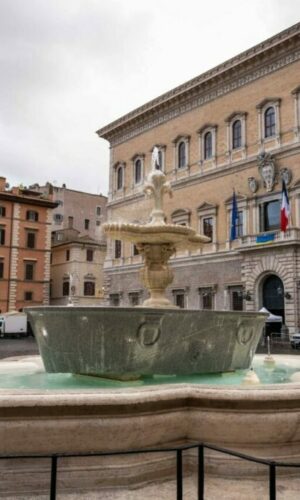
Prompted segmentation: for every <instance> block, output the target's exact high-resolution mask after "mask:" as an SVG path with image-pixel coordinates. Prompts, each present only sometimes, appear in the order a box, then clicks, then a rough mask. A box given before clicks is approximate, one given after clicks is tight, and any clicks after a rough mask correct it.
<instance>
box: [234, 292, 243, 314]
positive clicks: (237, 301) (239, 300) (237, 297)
mask: <svg viewBox="0 0 300 500" xmlns="http://www.w3.org/2000/svg"><path fill="white" fill-rule="evenodd" d="M231 309H232V310H233V311H242V310H243V292H242V290H232V292H231Z"/></svg>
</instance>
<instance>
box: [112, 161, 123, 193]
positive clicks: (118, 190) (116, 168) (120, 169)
mask: <svg viewBox="0 0 300 500" xmlns="http://www.w3.org/2000/svg"><path fill="white" fill-rule="evenodd" d="M125 168H126V163H125V162H122V161H118V162H117V163H115V164H114V166H113V170H114V192H116V193H121V192H124V190H125ZM119 172H122V185H121V186H119Z"/></svg>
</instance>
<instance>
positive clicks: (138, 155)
mask: <svg viewBox="0 0 300 500" xmlns="http://www.w3.org/2000/svg"><path fill="white" fill-rule="evenodd" d="M144 158H145V153H135V154H134V155H133V156H132V158H130V159H131V161H133V162H134V161H135V160H143V159H144Z"/></svg>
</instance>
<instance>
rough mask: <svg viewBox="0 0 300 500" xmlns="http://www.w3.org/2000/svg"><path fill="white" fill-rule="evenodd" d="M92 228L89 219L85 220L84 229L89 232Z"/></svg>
mask: <svg viewBox="0 0 300 500" xmlns="http://www.w3.org/2000/svg"><path fill="white" fill-rule="evenodd" d="M89 227H90V221H89V219H84V229H86V230H88V229H89Z"/></svg>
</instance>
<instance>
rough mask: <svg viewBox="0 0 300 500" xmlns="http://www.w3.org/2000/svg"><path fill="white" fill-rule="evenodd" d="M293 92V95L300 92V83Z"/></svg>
mask: <svg viewBox="0 0 300 500" xmlns="http://www.w3.org/2000/svg"><path fill="white" fill-rule="evenodd" d="M291 94H293V95H296V94H300V85H298V86H297V87H296V88H295V89H294V90H292V92H291Z"/></svg>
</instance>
